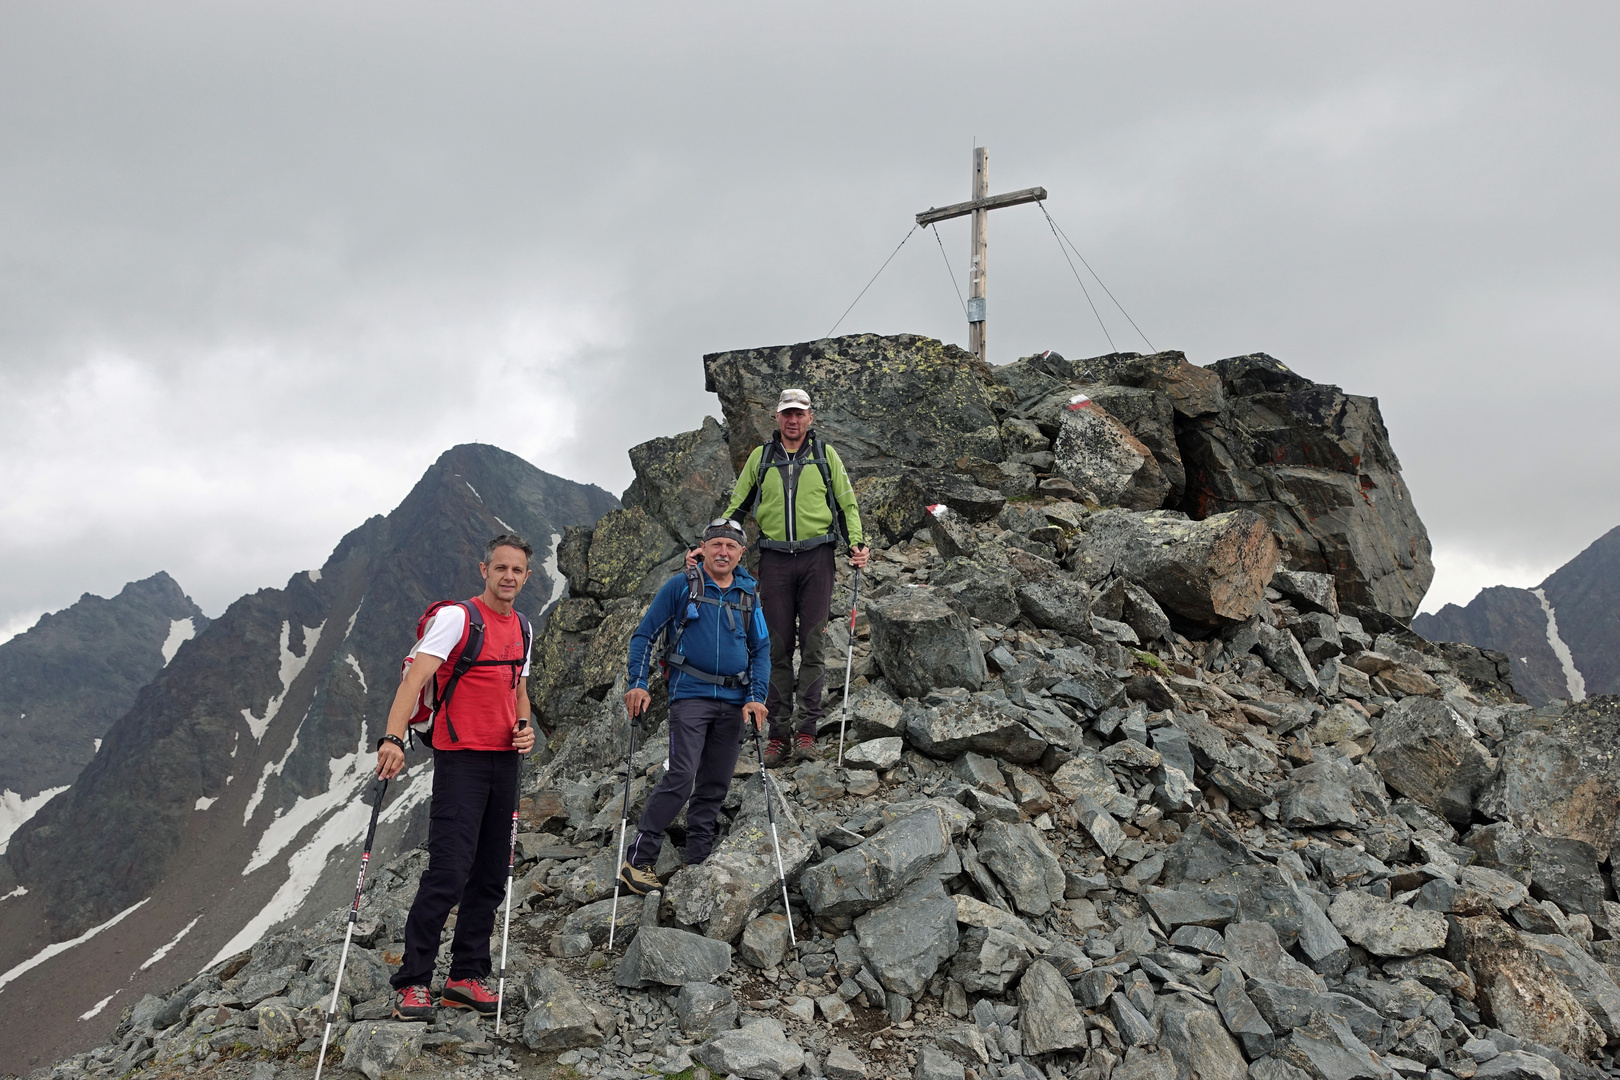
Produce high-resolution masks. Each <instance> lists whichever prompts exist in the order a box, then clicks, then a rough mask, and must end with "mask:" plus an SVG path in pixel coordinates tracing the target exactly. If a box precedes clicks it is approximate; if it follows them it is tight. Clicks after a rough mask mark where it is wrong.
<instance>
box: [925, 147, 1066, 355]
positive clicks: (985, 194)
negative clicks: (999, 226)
mask: <svg viewBox="0 0 1620 1080" xmlns="http://www.w3.org/2000/svg"><path fill="white" fill-rule="evenodd" d="M1044 198H1046V189H1045V188H1041V187H1032V188H1024V189H1023V190H1022V191H1009V192H1008V193H1007V194H1005V195H992V194H990V151H989V150H988V149H986V148H985V147H982V146H975V147H974V148H973V198H972V199H971V200H969V201H968V202H963V203H955V204H953V205H951V206H937V207H930V208H929V209H927V210H924V211H923V212H922V213H920V214H918V215H917V224H918V225H919V226H928V225H932V224H934V222H936V221H946V220H948V219H950V218H956V217H963V216H965V215H967V214H972V215H973V241H972V248H971V250H970V252H969V262H968V302H967V309H968V351H969V352H971V353H973V354H974V355H976V356H977V357H978V358H979V359H980V360H984V359H985V330H984V326H985V318H984V304H985V298H984V293H985V288H984V286H985V276H986V273H987V268H986V265H985V248H986V246H987V237H986V235H985V227H986V225H988V221H987V219H988V218H989V216H990V211H992V210H999V209H1000V208H1001V207H1003V206H1018V205H1019V204H1021V203H1027V202H1040V201H1041V200H1042V199H1044Z"/></svg>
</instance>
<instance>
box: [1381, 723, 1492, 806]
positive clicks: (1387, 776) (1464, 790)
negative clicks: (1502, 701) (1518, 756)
mask: <svg viewBox="0 0 1620 1080" xmlns="http://www.w3.org/2000/svg"><path fill="white" fill-rule="evenodd" d="M1373 738H1374V739H1376V740H1377V743H1378V746H1377V749H1375V750H1374V751H1373V760H1374V761H1375V762H1377V763H1378V768H1379V770H1380V771H1381V772H1382V773H1383V776H1384V782H1385V783H1387V784H1388V785H1389V786H1390V787H1392V788H1394V789H1395V790H1396V791H1399V792H1400V793H1401V794H1403V795H1405V796H1406V797H1407V798H1409V799H1411V800H1412V801H1413V802H1416V803H1420V804H1422V805H1423V806H1426V807H1428V808H1429V809H1430V810H1433V811H1434V812H1435V813H1437V814H1439V815H1441V816H1442V817H1444V818H1446V819H1447V820H1448V821H1453V822H1457V823H1459V824H1465V823H1467V821H1468V820H1469V818H1470V817H1471V816H1472V814H1473V809H1474V793H1475V792H1476V791H1478V790H1479V789H1480V788H1481V787H1482V786H1484V784H1485V782H1486V781H1487V780H1488V779H1489V778H1490V776H1491V772H1492V769H1493V766H1494V765H1495V762H1494V761H1493V760H1492V758H1491V756H1490V752H1489V751H1488V750H1486V749H1485V747H1484V745H1483V744H1481V743H1480V741H1479V740H1478V739H1477V738H1475V737H1474V729H1473V727H1472V726H1471V725H1470V724H1469V723H1468V722H1467V721H1465V720H1464V719H1463V718H1462V717H1461V716H1460V715H1459V714H1458V713H1457V712H1456V711H1455V710H1454V709H1452V708H1451V706H1449V705H1447V704H1446V703H1445V702H1442V701H1435V700H1434V699H1433V698H1424V697H1410V698H1403V699H1401V700H1400V701H1398V702H1396V703H1395V704H1394V705H1392V706H1390V707H1389V708H1387V709H1385V710H1384V711H1383V712H1382V713H1381V714H1380V715H1379V716H1378V718H1377V719H1376V720H1375V721H1374V722H1373Z"/></svg>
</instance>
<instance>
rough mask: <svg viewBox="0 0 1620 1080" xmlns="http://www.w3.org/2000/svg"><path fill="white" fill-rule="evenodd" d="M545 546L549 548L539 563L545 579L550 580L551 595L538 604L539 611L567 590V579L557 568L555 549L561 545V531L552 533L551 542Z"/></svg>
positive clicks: (554, 601) (559, 597)
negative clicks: (542, 560) (544, 558)
mask: <svg viewBox="0 0 1620 1080" xmlns="http://www.w3.org/2000/svg"><path fill="white" fill-rule="evenodd" d="M547 546H548V547H549V548H550V549H551V550H550V551H548V552H546V561H545V562H543V563H541V564H540V569H541V570H542V571H544V572H545V575H546V580H547V581H549V582H551V595H550V596H548V597H546V602H545V603H543V604H541V605H540V610H541V611H544V610H546V609H547V608H549V607H550V606H551V605H552V604H555V603H556V602H557V601H558V600H561V599H562V598H563V593H565V592H567V591H568V579H567V578H565V577H563V576H562V571H560V570H558V569H557V549H558V548H559V547H561V546H562V533H560V532H554V533H552V534H551V542H550V543H549V544H548V545H547Z"/></svg>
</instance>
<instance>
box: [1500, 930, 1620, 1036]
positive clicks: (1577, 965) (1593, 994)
mask: <svg viewBox="0 0 1620 1080" xmlns="http://www.w3.org/2000/svg"><path fill="white" fill-rule="evenodd" d="M1519 940H1521V941H1523V942H1524V943H1525V944H1526V945H1528V946H1529V947H1530V948H1532V949H1534V950H1535V951H1536V952H1538V953H1540V954H1541V958H1542V960H1543V961H1545V962H1546V964H1547V966H1548V967H1549V968H1551V969H1552V972H1553V974H1555V975H1557V976H1558V979H1559V981H1560V982H1562V983H1563V984H1564V987H1565V989H1567V990H1569V992H1570V993H1571V994H1574V995H1575V1000H1576V1001H1579V1002H1580V1003H1581V1007H1582V1008H1584V1009H1585V1010H1586V1012H1587V1015H1589V1016H1590V1017H1592V1019H1594V1020H1596V1021H1597V1022H1598V1025H1599V1026H1600V1027H1602V1028H1603V1033H1604V1034H1605V1035H1606V1036H1608V1038H1609V1040H1610V1042H1613V1041H1615V1040H1616V1038H1620V987H1616V986H1615V983H1614V978H1613V976H1611V975H1610V974H1609V969H1608V968H1607V967H1605V966H1604V965H1602V964H1600V963H1598V962H1597V961H1596V960H1593V959H1592V957H1591V956H1590V955H1589V954H1588V953H1587V951H1586V950H1585V949H1583V948H1581V947H1580V946H1579V945H1577V944H1576V943H1575V942H1573V941H1571V940H1570V939H1569V938H1567V937H1562V936H1560V935H1557V934H1521V935H1519Z"/></svg>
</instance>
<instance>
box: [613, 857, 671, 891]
mask: <svg viewBox="0 0 1620 1080" xmlns="http://www.w3.org/2000/svg"><path fill="white" fill-rule="evenodd" d="M619 881H620V883H622V884H623V885H624V887H625V888H627V889H629V890H630V891H631V892H633V893H635V894H636V895H637V896H646V895H647V894H648V893H650V892H654V891H656V890H658V889H661V888H663V885H662V884H661V883H660V882H659V880H658V875H657V874H655V873H653V864H652V863H642V864H641V865H640V866H631V865H630V864H629V863H628V862H627V863H625V864H624V865H623V866H621V867H619Z"/></svg>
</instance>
